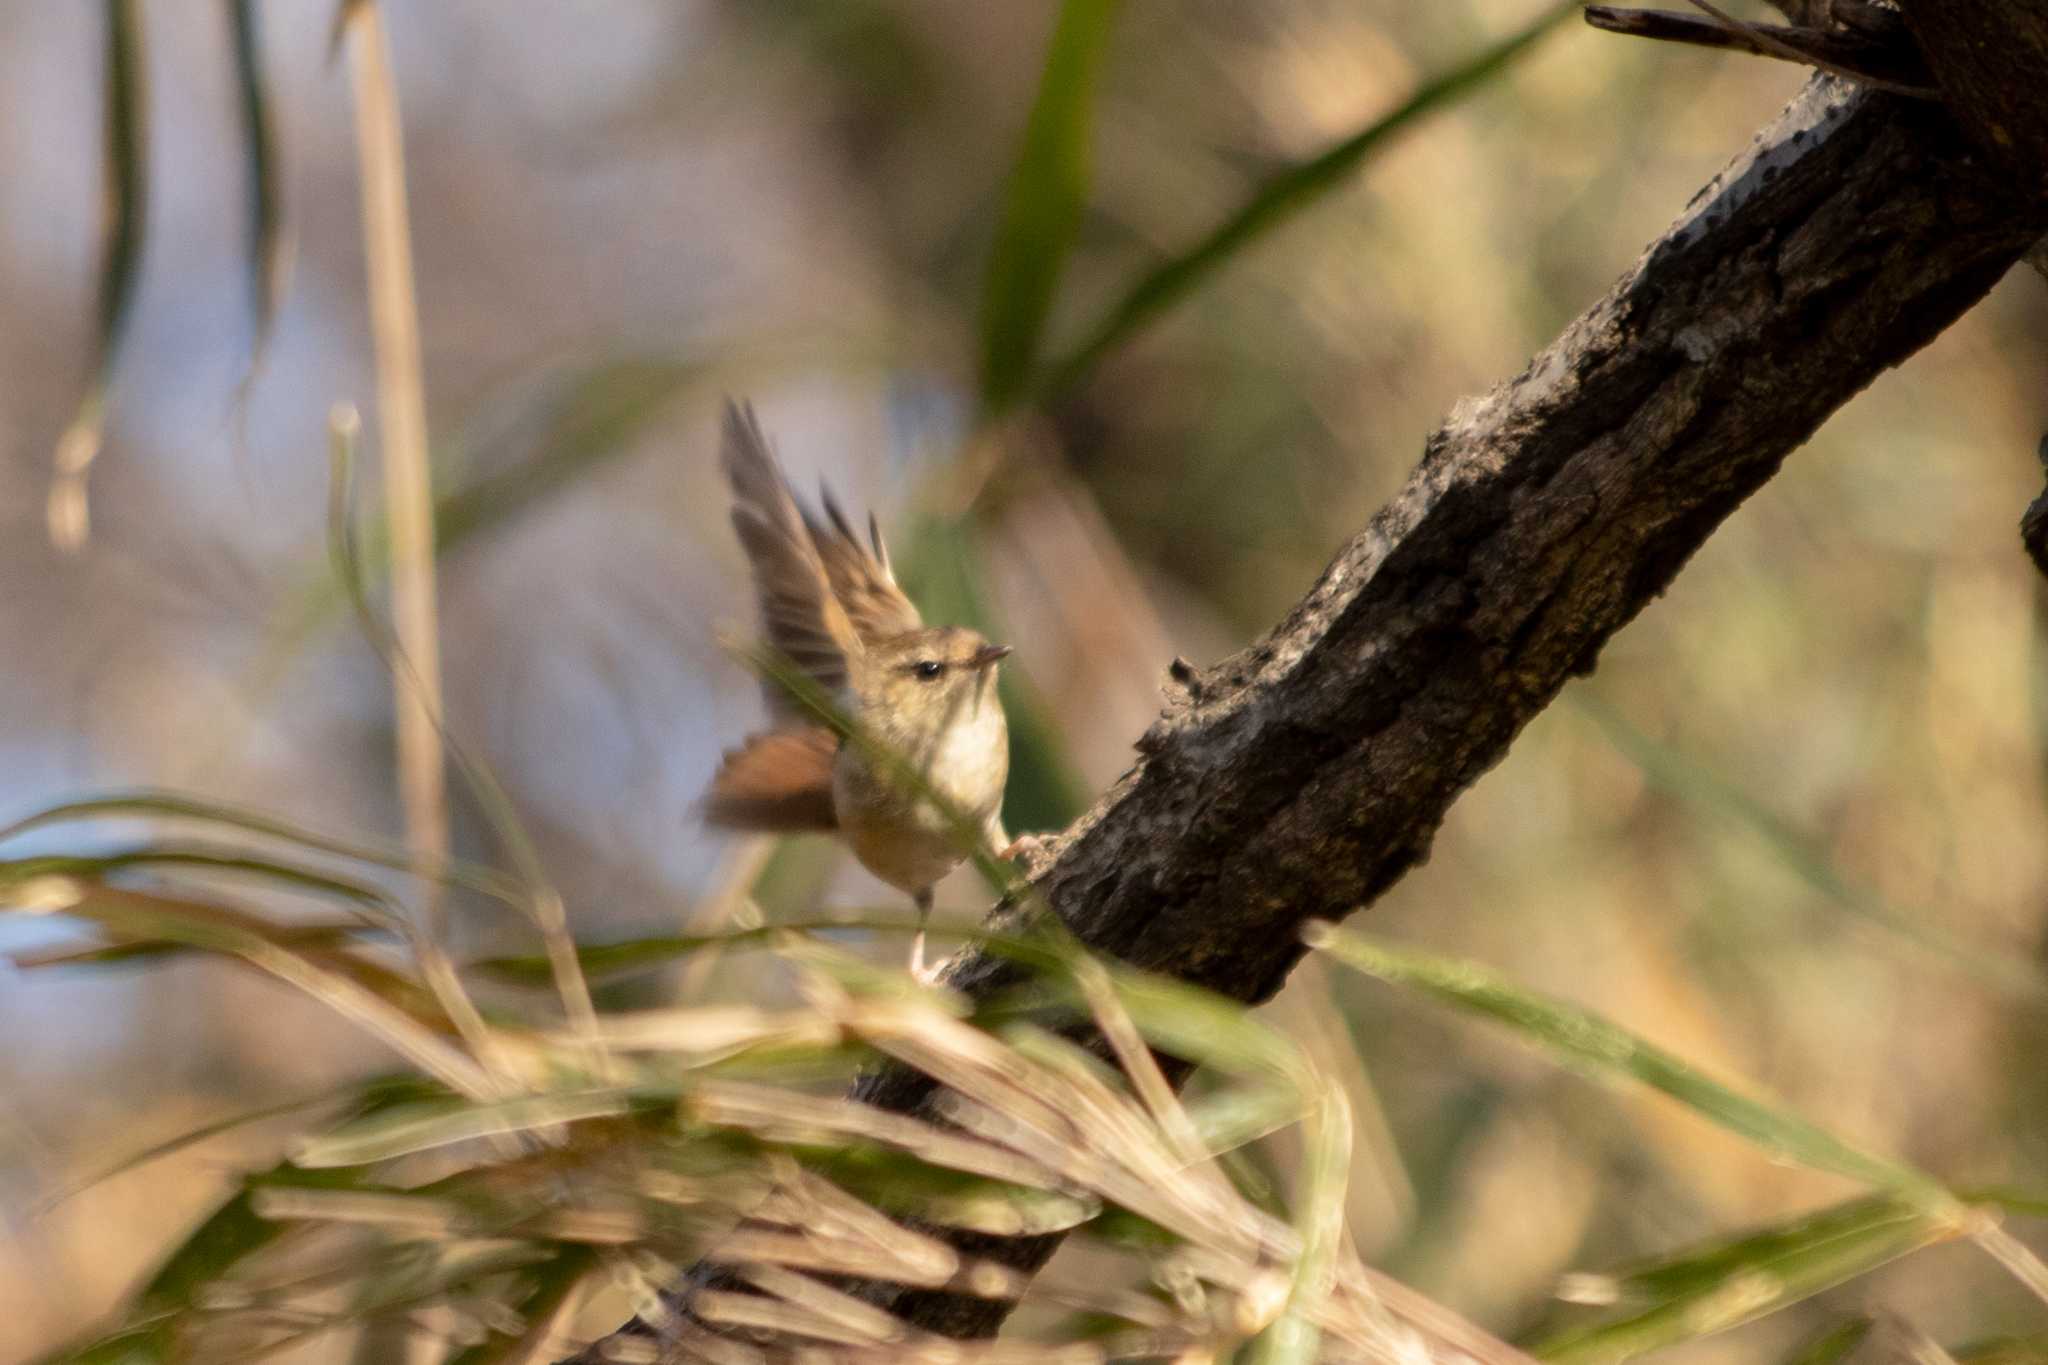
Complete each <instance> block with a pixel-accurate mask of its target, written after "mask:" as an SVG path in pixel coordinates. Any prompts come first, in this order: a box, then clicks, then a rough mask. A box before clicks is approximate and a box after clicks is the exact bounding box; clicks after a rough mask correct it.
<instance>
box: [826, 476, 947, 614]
mask: <svg viewBox="0 0 2048 1365" xmlns="http://www.w3.org/2000/svg"><path fill="white" fill-rule="evenodd" d="M818 494H819V498H820V500H821V501H823V502H824V504H825V517H826V519H827V520H828V521H829V522H830V523H831V524H830V525H827V526H821V525H819V524H818V522H817V521H816V520H815V519H813V518H812V517H810V516H809V515H806V516H805V517H804V524H805V526H806V527H807V528H808V529H809V531H810V533H811V543H812V544H813V545H815V546H817V547H818V558H819V559H820V560H822V561H823V562H824V565H825V576H826V577H827V578H828V579H829V580H830V581H831V583H832V591H833V593H834V595H836V596H837V597H838V598H839V604H840V605H841V606H843V607H845V608H846V614H847V616H849V617H850V618H852V620H853V628H854V630H855V631H857V632H858V633H859V634H860V638H861V639H862V640H864V641H867V642H868V643H870V644H872V643H873V642H874V641H876V640H886V639H888V638H889V637H890V636H892V635H901V634H903V633H904V632H905V631H911V630H916V629H918V628H919V627H921V626H922V625H924V618H923V617H921V616H919V615H918V612H917V606H916V604H915V603H913V602H912V601H911V600H910V599H909V598H908V597H905V596H904V595H903V589H902V588H900V587H898V586H896V574H895V571H894V570H893V569H891V568H890V567H889V547H888V546H887V545H885V544H883V542H882V528H881V527H880V526H879V525H877V524H876V522H875V519H874V518H873V517H872V516H871V517H869V518H868V544H867V545H863V544H861V541H860V537H859V536H857V535H855V534H854V531H853V526H852V524H851V523H850V522H848V521H847V519H846V513H844V512H842V511H840V510H839V503H838V500H837V499H835V498H834V497H833V496H832V490H831V489H829V488H820V489H819V490H818ZM870 546H872V547H873V548H872V550H870V548H869V547H870Z"/></svg>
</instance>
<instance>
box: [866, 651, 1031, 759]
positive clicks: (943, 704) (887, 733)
mask: <svg viewBox="0 0 2048 1365" xmlns="http://www.w3.org/2000/svg"><path fill="white" fill-rule="evenodd" d="M1009 652H1010V647H1009V646H1008V645H992V644H990V643H989V642H988V641H987V640H986V639H985V638H983V637H982V636H981V635H980V634H979V633H978V632H976V631H972V630H968V629H967V628H966V627H964V626H934V627H930V628H927V629H922V630H911V631H905V632H904V633H903V634H901V635H892V636H890V637H888V638H887V639H883V640H878V641H875V642H873V643H871V644H869V645H868V646H867V648H866V649H864V650H862V651H861V653H860V655H859V657H858V658H857V659H856V660H855V661H854V667H853V670H852V672H853V678H852V691H853V706H854V714H855V716H856V717H857V718H858V719H859V721H860V723H861V724H862V725H864V726H866V727H867V728H868V729H869V730H870V731H871V732H872V733H873V734H874V735H875V737H876V738H877V739H880V740H882V741H884V742H885V743H889V744H894V745H897V746H900V747H902V748H903V749H905V750H921V749H923V748H925V747H926V746H927V745H928V744H929V743H930V742H931V741H932V740H934V739H936V738H937V737H938V736H939V735H940V734H941V733H943V732H944V731H945V730H946V729H947V728H948V727H950V726H953V725H958V724H963V723H966V722H967V721H969V720H971V719H973V718H975V717H977V716H978V715H979V714H980V711H981V708H982V707H985V706H995V705H997V704H998V703H997V701H996V697H995V684H996V664H997V663H998V662H999V661H1001V660H1002V659H1003V657H1004V656H1006V655H1007V654H1009Z"/></svg>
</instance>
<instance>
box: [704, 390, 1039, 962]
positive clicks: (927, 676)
mask: <svg viewBox="0 0 2048 1365" xmlns="http://www.w3.org/2000/svg"><path fill="white" fill-rule="evenodd" d="M724 465H725V474H726V478H727V479H728V480H730V481H731V483H732V495H733V504H732V524H733V529H734V530H735V531H737V532H739V538H740V544H741V545H742V546H743V547H744V548H745V549H746V552H747V559H748V560H749V562H750V563H751V564H752V567H753V572H754V590H755V593H756V594H757V596H758V597H759V599H760V604H761V625H762V629H763V631H764V632H765V633H766V635H767V637H768V643H769V644H770V645H771V646H773V647H774V648H775V649H777V650H779V651H780V652H781V653H782V654H783V655H784V656H786V657H787V658H788V659H789V660H790V662H791V663H793V664H794V665H795V666H796V667H797V668H799V669H801V670H802V671H803V672H804V673H805V674H806V675H807V676H809V678H810V679H811V680H812V681H813V682H815V683H817V684H818V686H819V687H821V688H822V689H824V690H825V692H826V693H827V694H828V695H830V696H832V697H833V698H834V700H836V701H837V702H838V704H839V705H840V706H841V707H842V708H844V710H845V711H846V713H847V714H848V715H850V716H851V717H852V718H853V720H854V722H855V724H856V725H857V726H858V728H859V730H860V731H861V733H862V734H863V735H864V736H865V737H866V738H868V739H869V740H871V741H872V742H873V746H874V747H875V748H878V749H879V750H880V751H881V753H882V754H886V755H891V756H893V757H894V759H895V760H896V762H894V763H891V762H889V761H887V760H885V759H882V758H881V756H880V755H878V754H871V753H869V752H866V751H864V750H863V748H862V746H860V745H858V744H853V743H841V742H840V739H839V737H838V736H837V735H836V734H834V733H833V732H832V731H831V730H830V729H829V728H827V727H826V726H825V725H823V724H822V723H821V722H819V721H818V720H817V719H816V718H815V717H813V716H812V715H810V714H809V713H808V712H806V711H805V710H804V709H803V708H802V707H801V706H800V705H799V704H798V703H797V702H796V701H795V700H794V699H793V698H792V697H791V696H790V695H789V693H788V691H787V689H785V688H784V687H782V686H781V685H780V684H779V683H777V682H775V681H774V680H772V679H770V680H768V681H767V682H766V684H765V686H766V693H767V700H768V715H769V720H770V728H769V729H767V730H766V731H763V732H762V733H760V734H756V735H753V736H750V737H749V738H748V739H747V740H746V742H745V743H743V744H741V745H740V747H739V748H737V749H734V750H731V751H730V752H728V753H727V754H726V755H725V758H724V760H723V761H722V762H721V763H720V765H719V769H718V774H717V776H716V777H714V778H713V779H712V783H711V791H710V794H709V795H708V796H707V797H706V798H705V806H704V813H705V819H706V820H707V821H708V822H709V823H711V824H714V825H722V826H725V827H727V828H731V829H749V830H762V831H769V832H777V833H781V832H801V831H807V830H808V831H819V832H830V833H835V834H837V835H838V836H839V837H840V838H842V839H844V840H845V841H846V843H847V845H848V846H849V847H850V848H852V850H853V852H854V856H855V857H857V858H859V859H860V861H861V864H862V865H863V866H865V867H866V868H867V869H868V871H870V872H872V873H874V874H875V875H876V876H877V877H879V878H881V879H882V880H883V881H885V882H887V883H889V884H890V885H891V886H894V887H897V888H898V889H900V890H902V891H904V892H906V893H908V894H909V896H910V898H911V899H912V900H913V901H915V902H916V904H917V913H918V926H919V927H918V934H917V938H916V940H915V942H914V943H913V945H912V947H911V959H910V961H911V970H912V971H913V972H915V973H917V974H918V975H919V976H923V975H924V974H925V968H924V928H923V926H924V922H925V919H926V918H927V917H928V916H929V915H930V914H931V908H932V888H933V886H935V885H936V884H937V883H938V881H939V879H940V878H941V877H944V876H945V875H946V874H947V873H948V872H951V871H952V870H953V869H954V868H956V867H958V866H959V865H960V863H961V862H962V861H963V860H964V859H965V858H966V857H967V854H968V852H969V850H968V849H967V848H965V847H963V846H962V844H963V841H962V839H961V835H960V831H959V830H958V829H957V827H956V826H955V825H954V823H953V821H952V820H951V819H949V818H948V816H947V815H946V813H944V812H943V811H941V810H940V809H939V807H938V806H937V805H935V804H934V803H933V802H932V801H931V800H930V799H929V798H928V796H927V795H926V794H925V792H924V791H923V790H922V789H921V788H920V786H919V784H918V782H917V781H915V780H907V777H906V774H905V772H904V767H905V766H907V767H908V769H909V770H911V771H912V772H914V773H916V774H917V776H918V778H920V779H922V782H923V783H925V784H928V785H929V788H930V790H931V791H935V792H937V793H938V794H939V795H940V796H941V797H942V798H944V800H945V801H946V802H947V803H948V804H950V805H951V806H952V807H953V808H954V810H955V811H956V812H957V813H958V815H959V816H960V817H962V818H964V819H965V820H966V821H968V822H969V823H970V824H971V825H972V826H973V827H974V828H975V829H977V830H978V831H979V832H980V833H981V835H982V837H984V838H985V839H987V840H988V842H989V844H990V845H991V846H992V847H993V848H995V849H997V850H1002V849H1003V848H1004V847H1005V846H1006V845H1007V844H1008V842H1009V840H1008V838H1007V836H1005V835H1004V833H1003V828H1002V818H1001V816H1002V804H1003V784H1004V782H1005V781H1006V780H1007V778H1008V777H1009V771H1010V735H1009V726H1008V724H1007V723H1006V722H1005V721H1004V719H1003V707H1002V703H1001V702H1000V701H999V700H998V699H997V697H996V664H997V661H999V660H1001V659H1002V658H1003V657H1004V656H1006V655H1008V654H1009V652H1010V647H1009V646H1008V645H995V644H990V643H989V642H988V641H987V640H985V639H983V638H982V637H981V636H980V635H978V634H976V633H975V632H974V631H971V630H967V629H964V628H962V627H959V626H927V625H925V624H924V619H923V618H922V617H920V616H919V615H918V611H917V608H916V606H914V605H913V604H912V603H911V601H910V599H909V598H908V597H905V596H904V595H903V590H902V589H901V588H899V587H898V586H897V585H896V575H895V574H894V572H892V571H891V569H890V567H889V551H888V547H887V546H886V545H884V544H883V542H882V532H881V528H880V527H879V526H877V525H876V523H875V519H874V518H873V517H872V516H870V517H869V518H868V536H867V541H866V543H865V544H863V543H862V541H861V539H860V537H859V536H857V535H855V534H854V531H853V528H852V526H851V525H850V524H849V523H848V521H847V519H846V515H845V513H843V512H841V511H840V510H839V505H838V503H837V502H835V501H834V500H833V498H832V494H831V492H830V490H829V489H828V490H822V499H823V502H824V506H825V518H826V522H827V523H829V524H821V523H820V522H819V521H818V519H817V518H815V517H814V516H812V515H811V513H810V511H809V510H808V509H806V508H804V507H802V506H800V505H799V504H798V503H797V500H796V497H795V495H794V494H793V493H792V492H791V491H790V487H789V481H788V479H786V478H785V477H784V476H783V473H782V470H781V468H780V467H779V466H778V465H777V464H776V462H775V456H774V454H773V452H772V451H770V450H769V448H768V441H767V438H766V437H765V436H763V435H762V433H761V424H760V423H759V422H758V421H757V420H755V417H754V412H753V408H752V407H751V406H749V405H746V404H735V403H728V404H727V405H726V409H725V448H724Z"/></svg>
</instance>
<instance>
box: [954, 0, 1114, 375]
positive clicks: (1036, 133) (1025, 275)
mask: <svg viewBox="0 0 2048 1365" xmlns="http://www.w3.org/2000/svg"><path fill="white" fill-rule="evenodd" d="M1116 11H1117V0H1063V3H1062V4H1061V6H1060V14H1059V23H1058V25H1057V27H1055V28H1054V30H1053V34H1052V41H1051V44H1050V46H1049V48H1048V50H1047V52H1046V57H1045V65H1044V69H1043V74H1042V75H1041V76H1040V77H1039V85H1038V96H1037V99H1036V100H1035V101H1034V102H1033V104H1032V106H1031V118H1030V121H1029V122H1028V123H1027V124H1026V125H1025V129H1024V137H1023V145H1022V147H1021V149H1020V151H1019V153H1018V157H1017V166H1016V169H1015V170H1014V171H1013V172H1012V173H1011V175H1010V180H1009V184H1008V186H1007V188H1006V190H1005V197H1004V205H1003V213H1002V219H1001V222H1000V224H999V226H998V227H997V229H996V238H995V242H994V244H993V245H992V246H991V247H990V248H989V256H988V269H987V274H986V277H985V282H984V284H983V286H982V301H981V402H982V406H983V408H984V409H986V410H987V411H989V412H992V413H999V412H1001V411H1002V410H1004V409H1005V408H1007V407H1009V406H1010V404H1011V403H1012V402H1014V401H1015V400H1016V399H1017V398H1018V396H1019V395H1021V394H1022V393H1023V391H1024V388H1025V385H1026V383H1027V381H1028V379H1029V377H1030V374H1031V370H1032V368H1033V365H1034V364H1035V362H1036V360H1037V357H1038V349H1039V337H1040V334H1041V333H1042V332H1043V331H1044V329H1045V319H1046V314H1047V313H1048V312H1050V311H1051V308H1052V299H1053V291H1054V290H1055V289H1056V288H1057V287H1058V285H1059V279H1060V272H1061V270H1062V268H1063V267H1064V265H1065V263H1066V255H1067V251H1068V249H1069V248H1070V247H1071V246H1072V244H1073V240H1074V234H1075V232H1076V231H1077V230H1078V229H1079V227H1080V225H1081V215H1082V212H1083V210H1084V208H1085V207H1086V203H1087V198H1088V189H1089V169H1088V166H1089V149H1090V143H1091V141H1092V131H1093V120H1092V117H1091V109H1092V104H1093V100H1094V94H1095V83H1096V73H1097V71H1099V70H1100V68H1101V66H1102V62H1103V53H1104V51H1105V49H1106V48H1107V46H1108V42H1109V36H1110V32H1111V21H1112V20H1113V19H1114V18H1115V17H1116Z"/></svg>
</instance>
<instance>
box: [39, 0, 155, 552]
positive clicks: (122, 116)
mask: <svg viewBox="0 0 2048 1365" xmlns="http://www.w3.org/2000/svg"><path fill="white" fill-rule="evenodd" d="M103 9H104V12H105V14H106V24H107V46H106V71H105V85H104V89H105V101H104V114H103V116H102V117H103V125H102V129H101V135H102V140H103V142H104V148H105V150H104V155H105V158H106V160H105V163H104V169H105V191H104V195H103V197H102V200H101V203H102V214H103V225H102V236H103V238H104V241H105V246H104V249H103V252H102V255H101V257H100V283H99V318H98V333H97V335H96V337H95V339H94V347H93V350H94V353H93V362H92V378H91V380H90V381H89V383H88V386H87V388H86V393H85V398H84V400H83V401H82V402H81V403H80V404H79V408H78V412H77V414H76V415H75V416H73V417H72V419H71V424H70V425H69V426H68V427H66V428H65V429H64V434H63V435H62V436H60V437H59V438H58V440H57V451H56V456H55V461H54V464H55V468H54V470H53V471H52V476H51V480H50V494H49V503H48V506H47V509H46V519H47V523H48V528H49V535H50V542H51V543H52V544H53V545H55V546H56V547H57V548H58V549H60V550H67V551H75V550H77V549H79V548H81V547H82V546H83V545H84V544H85V542H86V538H87V537H88V536H89V535H90V534H91V528H92V514H91V511H90V504H89V502H88V499H87V497H86V475H87V472H88V471H89V470H90V469H91V467H92V462H93V461H94V460H95V459H96V458H98V456H99V453H100V446H101V444H102V443H103V441H104V440H105V436H106V419H107V391H108V389H109V387H110V386H111V384H112V379H113V370H114V360H115V357H116V355H117V354H118V352H119V351H120V348H121V339H122V337H123V335H124V334H125V333H126V330H127V323H128V314H129V311H130V308H131V306H132V305H133V303H134V301H135V286H136V281H137V279H138V277H139V275H140V271H141V265H142V244H143V230H144V223H145V221H146V217H147V209H148V193H149V145H148V144H149V135H148V128H147V118H146V110H147V108H148V103H149V87H148V84H147V80H146V77H145V72H144V62H143V51H142V13H141V6H140V3H139V0H105V4H104V6H103Z"/></svg>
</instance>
